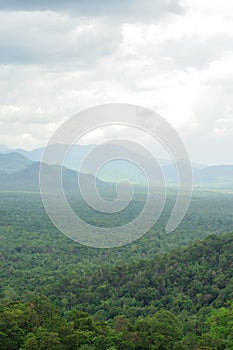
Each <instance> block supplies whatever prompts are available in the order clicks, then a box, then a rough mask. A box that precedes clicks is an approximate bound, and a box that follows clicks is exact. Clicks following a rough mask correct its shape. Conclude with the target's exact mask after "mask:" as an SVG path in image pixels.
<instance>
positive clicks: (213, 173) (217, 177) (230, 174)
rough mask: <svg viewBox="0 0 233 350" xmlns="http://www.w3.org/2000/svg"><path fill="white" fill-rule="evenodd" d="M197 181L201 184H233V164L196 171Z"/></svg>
mask: <svg viewBox="0 0 233 350" xmlns="http://www.w3.org/2000/svg"><path fill="white" fill-rule="evenodd" d="M195 182H196V183H197V184H201V185H224V184H225V185H231V187H232V185H233V165H215V166H210V167H206V168H204V169H201V170H199V171H197V172H196V173H195Z"/></svg>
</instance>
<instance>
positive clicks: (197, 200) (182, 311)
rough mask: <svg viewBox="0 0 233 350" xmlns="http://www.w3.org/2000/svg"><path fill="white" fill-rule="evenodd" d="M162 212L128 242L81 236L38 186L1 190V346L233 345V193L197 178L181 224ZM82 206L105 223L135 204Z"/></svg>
mask: <svg viewBox="0 0 233 350" xmlns="http://www.w3.org/2000/svg"><path fill="white" fill-rule="evenodd" d="M174 200H175V192H173V191H170V192H169V195H168V200H167V203H166V207H165V210H164V212H163V215H162V216H161V218H160V220H159V222H158V223H157V224H156V225H155V226H154V227H153V228H152V229H151V231H150V232H148V233H147V234H146V235H144V236H143V237H142V238H141V239H139V240H138V241H135V242H133V243H131V244H129V245H127V246H123V247H120V248H111V249H110V248H109V249H96V248H90V247H85V246H81V245H79V244H78V243H75V242H73V241H71V240H70V239H68V238H67V237H65V236H64V235H62V234H61V233H60V232H59V231H58V230H57V229H56V228H55V227H54V226H53V225H52V223H51V222H50V221H49V218H48V217H47V215H46V213H45V211H44V209H43V205H42V202H41V198H40V195H39V194H38V193H36V192H29V191H28V192H26V191H18V192H15V191H12V192H11V191H2V192H1V197H0V220H1V232H0V239H1V246H0V264H1V270H0V271H1V275H0V279H1V285H0V287H1V288H0V313H1V316H0V324H1V326H0V349H1V350H26V349H28V350H29V349H30V350H34V349H35V350H49V349H51V350H56V349H64V350H66V349H69V350H75V349H90V350H92V349H96V350H98V349H100V350H101V349H106V350H107V349H108V350H118V349H119V350H120V349H122V350H123V349H126V350H127V349H137V350H143V349H148V350H149V349H158V350H163V349H164V350H166V349H168V350H169V349H181V350H182V349H193V350H198V349H199V350H201V349H216V350H221V349H233V257H232V251H233V234H232V227H233V225H232V224H233V219H232V209H233V199H232V194H231V193H230V192H223V191H217V190H203V189H202V190H201V189H198V188H196V190H195V191H194V194H193V198H192V202H191V205H190V208H189V210H188V213H187V215H186V217H185V218H184V220H183V222H182V223H181V225H180V226H179V227H178V228H177V229H176V230H175V231H174V232H172V233H170V234H166V233H165V224H166V222H167V218H168V216H169V213H170V210H171V207H172V205H173V203H174ZM70 202H71V203H72V205H73V207H74V209H75V210H76V211H77V213H79V215H80V216H81V217H83V218H84V219H85V220H87V221H88V220H89V222H90V223H93V224H95V225H98V226H103V225H105V226H108V227H114V226H117V225H118V224H119V220H120V221H121V222H123V221H124V220H127V219H130V218H132V217H134V216H135V215H137V213H138V212H139V211H140V208H141V205H142V202H143V194H140V193H139V194H138V196H137V197H136V201H134V204H132V205H131V206H129V208H127V213H123V212H122V214H121V215H122V216H120V218H119V215H118V216H117V215H116V216H115V215H107V216H105V215H104V214H101V213H99V214H96V213H94V212H93V211H92V210H91V209H90V208H89V207H88V206H87V205H84V203H83V202H81V201H77V200H76V199H75V198H71V199H70Z"/></svg>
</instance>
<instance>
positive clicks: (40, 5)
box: [0, 0, 185, 21]
mask: <svg viewBox="0 0 233 350" xmlns="http://www.w3.org/2000/svg"><path fill="white" fill-rule="evenodd" d="M184 7H185V5H184V1H181V0H147V1H142V0H119V1H113V0H101V1H99V0H85V1H83V0H67V1H63V0H56V1H53V0H50V1H47V0H41V1H30V0H24V1H22V0H9V1H0V10H1V9H2V10H7V11H55V12H66V13H71V14H76V15H79V16H94V17H96V16H112V17H118V18H122V19H123V18H124V19H126V18H127V19H131V20H134V21H135V20H140V21H141V20H148V19H149V18H153V19H156V18H159V17H160V16H162V15H164V14H166V13H175V14H177V13H182V12H183V11H184Z"/></svg>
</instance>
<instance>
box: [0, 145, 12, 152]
mask: <svg viewBox="0 0 233 350" xmlns="http://www.w3.org/2000/svg"><path fill="white" fill-rule="evenodd" d="M5 152H10V148H9V147H7V146H4V145H0V153H5Z"/></svg>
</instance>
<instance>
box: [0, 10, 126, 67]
mask: <svg viewBox="0 0 233 350" xmlns="http://www.w3.org/2000/svg"><path fill="white" fill-rule="evenodd" d="M120 42H121V31H120V30H119V28H116V27H114V26H113V25H111V23H109V22H108V21H106V20H101V19H99V20H96V19H92V20H89V21H86V20H84V19H83V20H81V19H77V18H69V17H68V16H66V15H64V14H54V13H49V12H45V13H41V12H39V13H38V12H33V13H32V14H29V13H24V12H23V13H6V14H5V13H2V12H0V52H1V55H0V63H1V64H46V65H50V66H51V64H52V65H53V66H54V65H57V64H59V65H64V64H67V62H69V64H71V63H72V65H73V67H75V66H78V67H80V66H81V67H85V66H87V65H88V66H90V65H92V64H94V63H95V62H96V61H98V59H99V58H101V57H103V56H107V55H110V54H111V53H112V52H114V51H115V50H116V49H117V47H118V46H119V44H120Z"/></svg>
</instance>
